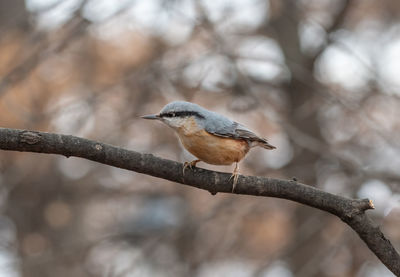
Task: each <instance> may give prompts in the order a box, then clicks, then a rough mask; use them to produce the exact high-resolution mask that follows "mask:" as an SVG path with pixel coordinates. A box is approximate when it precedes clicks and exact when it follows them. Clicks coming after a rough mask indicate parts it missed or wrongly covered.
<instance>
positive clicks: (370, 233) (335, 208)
mask: <svg viewBox="0 0 400 277" xmlns="http://www.w3.org/2000/svg"><path fill="white" fill-rule="evenodd" d="M0 149H2V150H11V151H22V152H37V153H47V154H59V155H64V156H66V157H70V156H75V157H81V158H84V159H88V160H92V161H95V162H99V163H102V164H107V165H110V166H114V167H119V168H123V169H127V170H132V171H136V172H139V173H143V174H147V175H151V176H154V177H159V178H163V179H166V180H170V181H173V182H177V183H181V184H184V185H188V186H192V187H196V188H200V189H204V190H208V191H209V192H211V193H212V194H216V193H218V192H224V193H230V192H231V190H232V184H231V180H229V179H230V174H228V173H221V172H216V171H210V170H205V169H201V168H194V169H193V170H186V171H185V175H184V176H183V173H182V169H183V166H182V164H181V163H177V162H174V161H170V160H165V159H161V158H158V157H155V156H153V155H152V154H142V153H138V152H135V151H131V150H126V149H123V148H120V147H115V146H111V145H108V144H104V143H100V142H96V141H92V140H88V139H83V138H79V137H75V136H70V135H61V134H51V133H44V132H36V131H26V130H16V129H6V128H0ZM235 193H238V194H245V195H254V196H268V197H277V198H283V199H288V200H292V201H295V202H298V203H302V204H305V205H308V206H311V207H314V208H317V209H320V210H324V211H327V212H329V213H331V214H333V215H336V216H337V217H339V218H340V219H342V220H343V221H344V222H345V223H347V224H348V225H349V226H350V227H351V228H352V229H353V230H354V231H356V232H357V234H358V235H359V236H360V238H361V239H362V240H363V241H364V242H365V243H366V244H367V246H368V247H369V249H371V251H372V252H373V253H374V254H375V255H376V256H377V257H378V258H379V259H380V260H381V261H382V263H383V264H385V265H386V266H387V267H388V269H390V270H391V271H392V272H393V273H394V274H395V275H396V276H400V256H399V254H398V253H397V252H396V250H395V249H394V247H393V246H392V244H391V243H390V241H389V240H388V239H386V238H385V236H384V235H383V233H382V232H381V231H380V229H379V228H378V227H376V226H374V223H373V222H372V220H371V219H370V218H369V217H368V216H367V215H366V214H365V211H366V210H368V209H373V208H374V206H373V204H372V201H371V200H368V199H361V200H360V199H349V198H345V197H342V196H338V195H334V194H331V193H327V192H324V191H321V190H319V189H316V188H314V187H311V186H308V185H304V184H301V183H299V182H297V181H295V180H292V181H287V180H280V179H272V178H265V177H256V176H240V178H239V181H238V183H237V185H236V190H235Z"/></svg>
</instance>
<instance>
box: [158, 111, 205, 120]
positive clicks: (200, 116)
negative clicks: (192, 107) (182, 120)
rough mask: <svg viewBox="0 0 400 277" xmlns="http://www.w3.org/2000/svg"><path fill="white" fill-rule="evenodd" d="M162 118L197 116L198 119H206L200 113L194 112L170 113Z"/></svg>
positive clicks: (163, 114) (162, 115)
mask: <svg viewBox="0 0 400 277" xmlns="http://www.w3.org/2000/svg"><path fill="white" fill-rule="evenodd" d="M160 116H161V117H187V116H197V117H198V118H204V116H202V115H201V114H200V113H198V112H193V111H179V112H168V113H162V114H160Z"/></svg>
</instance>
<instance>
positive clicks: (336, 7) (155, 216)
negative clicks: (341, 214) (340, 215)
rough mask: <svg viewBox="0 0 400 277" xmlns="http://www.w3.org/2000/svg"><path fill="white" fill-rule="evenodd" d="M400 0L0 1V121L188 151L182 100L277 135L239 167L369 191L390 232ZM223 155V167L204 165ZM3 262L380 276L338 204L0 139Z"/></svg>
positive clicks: (91, 268) (116, 269)
mask: <svg viewBox="0 0 400 277" xmlns="http://www.w3.org/2000/svg"><path fill="white" fill-rule="evenodd" d="M399 72H400V1H397V0H381V1H373V0H299V1H294V0H293V1H291V0H270V1H267V0H199V1H196V0H146V1H145V0H63V1H60V0H26V1H24V0H0V114H1V116H0V126H1V127H10V128H23V129H34V130H40V131H49V132H59V133H64V134H73V135H77V136H82V137H86V138H90V139H95V140H98V141H102V142H106V143H110V144H114V145H118V146H121V147H125V148H128V149H132V150H136V151H141V152H146V153H153V154H155V155H157V156H160V157H163V158H168V159H173V160H177V161H180V162H183V161H189V160H190V159H191V158H192V157H191V156H190V154H188V153H187V152H185V150H184V149H183V148H182V147H181V146H180V144H179V142H178V140H177V138H176V137H175V135H174V133H173V132H172V130H170V129H168V128H167V127H166V126H163V125H162V124H160V123H158V122H149V121H145V120H142V119H140V118H139V116H140V115H143V114H148V113H155V112H158V111H159V110H160V109H161V108H162V107H163V106H164V105H165V104H166V103H168V102H170V101H173V100H186V101H192V102H195V103H198V104H200V105H203V106H205V107H207V108H209V109H211V110H214V111H218V112H220V113H223V114H225V115H227V116H229V117H231V118H233V119H234V120H236V121H238V122H240V123H243V124H245V125H247V126H248V127H249V128H251V129H253V130H254V131H256V132H257V133H258V134H260V135H262V136H265V137H267V138H268V139H269V141H270V142H271V143H272V144H273V145H275V146H277V147H278V148H277V149H276V150H274V151H265V150H263V149H261V148H259V149H253V150H252V151H251V152H250V154H249V155H248V156H247V158H246V159H245V160H244V161H243V162H242V163H241V172H242V173H243V174H248V175H261V176H269V177H276V178H286V179H290V178H293V177H296V178H297V179H298V180H299V181H301V182H304V183H307V184H310V185H313V186H316V187H318V188H320V189H323V190H325V191H328V192H332V193H335V194H339V195H344V196H348V197H356V198H364V197H369V198H371V199H372V200H373V201H374V203H375V206H376V210H374V211H369V212H368V213H369V215H370V216H371V217H373V219H374V221H375V222H376V223H377V224H378V225H379V226H380V228H381V229H382V230H383V232H384V233H385V234H386V236H387V237H388V238H389V239H390V240H391V241H392V243H393V244H394V246H395V247H396V248H397V249H398V250H399V249H400V187H399V182H400V76H399ZM199 166H200V167H205V168H211V169H214V170H220V171H226V172H230V171H231V170H232V167H229V166H228V167H216V166H209V165H206V164H204V163H203V164H202V163H200V164H199ZM0 185H1V186H0V276H1V277H3V276H7V277H14V276H15V277H17V276H29V277H36V276H37V277H46V276H51V277H53V276H59V277H63V276H76V277H80V276H104V277H117V276H118V277H125V276H127V277H128V276H134V277H136V276H140V277H142V276H143V277H146V276H178V277H179V276H194V277H213V276H232V277H247V276H254V277H313V276H316V277H317V276H318V277H325V276H326V277H346V276H348V277H350V276H356V277H387V276H394V275H393V274H391V273H390V272H389V271H388V270H387V269H386V268H385V267H384V266H383V265H382V264H381V263H380V262H379V261H378V259H377V258H376V257H375V256H374V255H373V254H372V253H371V252H370V251H369V250H368V248H367V247H366V245H364V243H363V242H362V241H361V240H360V239H359V238H358V236H357V235H356V234H355V233H354V232H353V231H352V230H351V229H350V228H349V227H347V226H346V225H345V224H344V223H343V222H341V221H340V220H339V219H337V218H335V217H334V216H332V215H329V214H327V213H324V212H322V211H318V210H315V209H312V208H309V207H305V206H303V205H299V204H297V203H293V202H290V201H285V200H279V199H272V198H257V197H249V196H239V195H223V194H218V195H216V196H212V195H210V193H208V192H204V191H200V190H197V189H194V188H190V187H185V186H182V185H178V184H174V183H171V182H168V181H165V180H161V179H156V178H153V177H149V176H144V175H140V174H137V173H133V172H128V171H124V170H120V169H116V168H112V167H108V166H104V165H99V164H96V163H93V162H90V161H86V160H82V159H77V158H69V159H67V158H65V157H61V156H60V157H58V156H50V155H41V154H30V153H12V152H1V153H0Z"/></svg>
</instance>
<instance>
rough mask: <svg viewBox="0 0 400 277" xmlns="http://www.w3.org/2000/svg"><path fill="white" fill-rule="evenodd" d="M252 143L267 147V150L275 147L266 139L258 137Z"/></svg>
mask: <svg viewBox="0 0 400 277" xmlns="http://www.w3.org/2000/svg"><path fill="white" fill-rule="evenodd" d="M254 143H255V145H256V146H260V147H262V148H265V149H268V150H272V149H275V148H276V147H275V146H273V145H271V144H269V143H268V141H267V140H266V139H263V138H259V139H258V140H256V141H254Z"/></svg>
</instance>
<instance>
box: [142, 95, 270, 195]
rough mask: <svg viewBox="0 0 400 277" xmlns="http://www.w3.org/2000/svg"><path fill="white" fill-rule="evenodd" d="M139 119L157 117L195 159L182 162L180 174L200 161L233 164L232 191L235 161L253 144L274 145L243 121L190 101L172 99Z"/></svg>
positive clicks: (236, 167)
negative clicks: (155, 112) (153, 112)
mask: <svg viewBox="0 0 400 277" xmlns="http://www.w3.org/2000/svg"><path fill="white" fill-rule="evenodd" d="M142 118H144V119H150V120H158V121H161V122H162V123H164V124H166V125H167V126H169V127H171V128H172V129H173V130H174V131H175V132H176V133H177V135H178V137H179V139H180V141H181V143H182V145H183V146H184V147H185V148H186V150H188V151H189V152H190V153H191V154H193V155H194V156H195V157H196V158H197V159H195V160H193V161H191V162H185V163H184V166H183V175H184V174H185V169H186V168H188V167H189V168H190V169H193V167H195V166H196V164H197V163H198V162H201V161H203V162H206V163H208V164H212V165H231V164H233V163H235V168H234V170H233V172H232V175H231V177H230V179H232V178H233V184H232V192H234V191H235V187H236V184H237V181H238V178H239V175H240V174H239V166H238V163H239V162H240V161H241V160H242V159H243V158H244V157H245V156H246V154H247V153H248V152H249V150H250V149H251V148H253V147H255V146H260V147H262V148H265V149H268V150H272V149H275V148H276V147H275V146H273V145H271V144H269V143H268V141H267V140H266V139H265V138H262V137H260V136H258V135H256V134H255V133H254V132H252V131H251V130H249V129H248V128H247V127H245V126H243V125H242V124H240V123H237V122H235V121H233V120H231V119H229V118H227V117H225V116H223V115H221V114H218V113H216V112H212V111H209V110H207V109H205V108H203V107H201V106H200V105H197V104H195V103H191V102H186V101H174V102H171V103H168V104H167V105H165V106H164V107H163V108H162V109H161V111H160V112H159V113H158V114H150V115H144V116H142Z"/></svg>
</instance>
